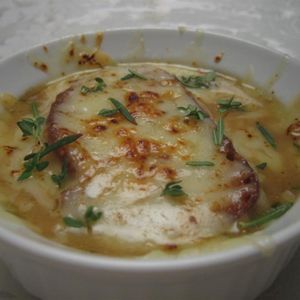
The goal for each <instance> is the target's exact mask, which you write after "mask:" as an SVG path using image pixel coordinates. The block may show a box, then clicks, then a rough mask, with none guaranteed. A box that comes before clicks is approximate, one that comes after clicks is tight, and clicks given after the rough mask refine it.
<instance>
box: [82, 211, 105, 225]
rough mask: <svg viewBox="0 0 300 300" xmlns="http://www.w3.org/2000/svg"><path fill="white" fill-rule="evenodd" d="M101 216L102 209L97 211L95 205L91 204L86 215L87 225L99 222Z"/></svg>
mask: <svg viewBox="0 0 300 300" xmlns="http://www.w3.org/2000/svg"><path fill="white" fill-rule="evenodd" d="M101 216H102V212H101V211H98V212H95V210H94V206H89V207H88V209H87V210H86V212H85V215H84V220H85V223H86V226H87V227H88V228H89V227H91V225H92V224H93V223H95V222H97V221H98V220H99V219H100V218H101Z"/></svg>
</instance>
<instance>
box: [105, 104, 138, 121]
mask: <svg viewBox="0 0 300 300" xmlns="http://www.w3.org/2000/svg"><path fill="white" fill-rule="evenodd" d="M108 100H109V101H110V102H111V103H112V104H113V105H114V106H115V108H116V109H117V110H118V111H119V112H120V113H121V114H122V115H123V116H124V117H125V119H127V120H128V121H129V122H131V123H133V124H135V125H137V123H136V120H135V118H134V117H133V116H132V115H131V114H130V112H129V111H128V109H127V108H126V107H125V106H124V105H123V104H122V103H121V102H120V101H118V100H116V99H114V98H108Z"/></svg>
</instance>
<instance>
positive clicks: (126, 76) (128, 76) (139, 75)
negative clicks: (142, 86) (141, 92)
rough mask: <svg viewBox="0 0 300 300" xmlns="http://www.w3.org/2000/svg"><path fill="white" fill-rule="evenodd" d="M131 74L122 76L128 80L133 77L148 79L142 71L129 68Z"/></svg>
mask: <svg viewBox="0 0 300 300" xmlns="http://www.w3.org/2000/svg"><path fill="white" fill-rule="evenodd" d="M128 72H129V74H127V75H125V76H124V77H122V78H121V80H128V79H131V78H138V79H142V80H147V78H146V77H145V76H143V75H141V74H140V73H138V72H136V71H133V70H130V69H128Z"/></svg>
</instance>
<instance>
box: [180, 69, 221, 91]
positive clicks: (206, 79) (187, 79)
mask: <svg viewBox="0 0 300 300" xmlns="http://www.w3.org/2000/svg"><path fill="white" fill-rule="evenodd" d="M216 77H217V76H216V73H215V72H214V71H212V72H208V73H206V74H205V75H203V76H180V78H179V77H176V78H177V80H178V81H180V82H181V84H183V85H184V86H186V87H188V88H193V89H199V88H207V89H208V88H209V87H210V86H211V82H212V81H214V80H215V79H216Z"/></svg>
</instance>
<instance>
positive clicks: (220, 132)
mask: <svg viewBox="0 0 300 300" xmlns="http://www.w3.org/2000/svg"><path fill="white" fill-rule="evenodd" d="M223 139H224V119H223V117H222V116H220V117H219V119H218V122H217V126H216V128H214V130H213V141H214V144H215V145H217V146H221V145H222V143H223Z"/></svg>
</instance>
